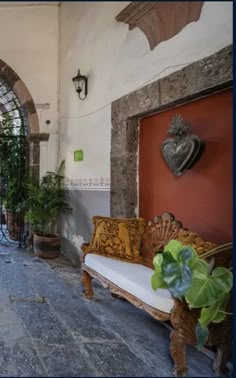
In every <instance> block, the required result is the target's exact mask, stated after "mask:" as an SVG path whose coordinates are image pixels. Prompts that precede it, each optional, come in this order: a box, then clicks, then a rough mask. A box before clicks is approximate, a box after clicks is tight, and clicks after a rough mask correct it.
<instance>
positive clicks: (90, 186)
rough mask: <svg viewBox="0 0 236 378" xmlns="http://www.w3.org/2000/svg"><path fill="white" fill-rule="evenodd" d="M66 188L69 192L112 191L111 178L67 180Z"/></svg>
mask: <svg viewBox="0 0 236 378" xmlns="http://www.w3.org/2000/svg"><path fill="white" fill-rule="evenodd" d="M65 188H66V189H68V190H103V191H107V190H108V191H109V190H110V177H89V178H80V179H69V178H67V179H66V180H65Z"/></svg>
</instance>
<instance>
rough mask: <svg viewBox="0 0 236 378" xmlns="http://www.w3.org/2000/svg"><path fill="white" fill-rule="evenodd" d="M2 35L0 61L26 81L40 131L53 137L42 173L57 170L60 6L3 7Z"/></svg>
mask: <svg viewBox="0 0 236 378" xmlns="http://www.w3.org/2000/svg"><path fill="white" fill-rule="evenodd" d="M0 35H1V38H0V59H2V60H4V61H5V62H6V63H7V64H8V65H9V66H11V68H13V70H15V72H16V73H17V74H18V75H19V76H20V78H21V79H22V80H23V81H24V83H25V84H26V86H27V87H28V89H29V91H30V93H31V95H32V97H33V100H34V102H35V104H36V109H37V112H38V116H39V121H40V131H41V132H49V133H50V134H51V135H50V138H49V142H48V143H46V144H45V143H44V144H43V146H42V151H41V174H43V173H44V172H45V171H47V170H54V168H55V165H56V160H57V147H58V44H59V42H58V6H57V5H43V6H41V5H40V6H39V5H34V6H30V5H29V6H27V5H26V4H25V5H22V4H21V5H18V6H17V5H16V4H14V6H11V3H9V7H7V4H5V6H4V7H0ZM42 104H49V105H47V106H42ZM46 120H50V121H51V123H50V125H49V126H47V125H46V123H45V121H46ZM46 157H47V159H46Z"/></svg>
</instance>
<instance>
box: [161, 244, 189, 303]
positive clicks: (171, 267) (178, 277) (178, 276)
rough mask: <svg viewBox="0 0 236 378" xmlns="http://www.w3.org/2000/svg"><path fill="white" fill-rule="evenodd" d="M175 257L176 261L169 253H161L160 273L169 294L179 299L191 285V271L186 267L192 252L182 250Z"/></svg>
mask: <svg viewBox="0 0 236 378" xmlns="http://www.w3.org/2000/svg"><path fill="white" fill-rule="evenodd" d="M176 257H177V260H176V258H174V257H173V256H172V254H171V253H170V252H165V253H163V263H162V273H163V279H164V281H165V283H166V285H167V287H168V289H169V291H170V292H171V294H172V295H173V296H174V297H176V298H179V297H182V296H183V295H184V293H185V292H186V290H187V289H188V288H189V287H190V285H191V281H192V270H191V268H190V267H189V266H188V261H189V260H190V259H191V258H192V251H191V250H190V249H188V248H182V249H181V251H179V253H178V256H176Z"/></svg>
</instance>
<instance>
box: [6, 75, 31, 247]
mask: <svg viewBox="0 0 236 378" xmlns="http://www.w3.org/2000/svg"><path fill="white" fill-rule="evenodd" d="M27 173H28V143H27V140H26V122H25V117H24V112H23V110H22V108H21V105H20V103H19V101H18V99H17V97H16V95H15V93H14V92H13V90H12V89H11V88H10V87H9V86H8V84H7V83H6V82H5V81H4V80H2V79H1V78H0V242H1V243H17V244H18V245H19V247H23V246H25V225H24V210H25V209H24V205H25V199H26V177H28V175H27Z"/></svg>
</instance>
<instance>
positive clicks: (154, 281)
mask: <svg viewBox="0 0 236 378" xmlns="http://www.w3.org/2000/svg"><path fill="white" fill-rule="evenodd" d="M151 285H152V288H153V290H155V291H156V290H157V289H165V288H166V283H165V282H164V281H163V278H162V275H161V274H158V273H156V272H155V273H154V274H153V275H152V276H151Z"/></svg>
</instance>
